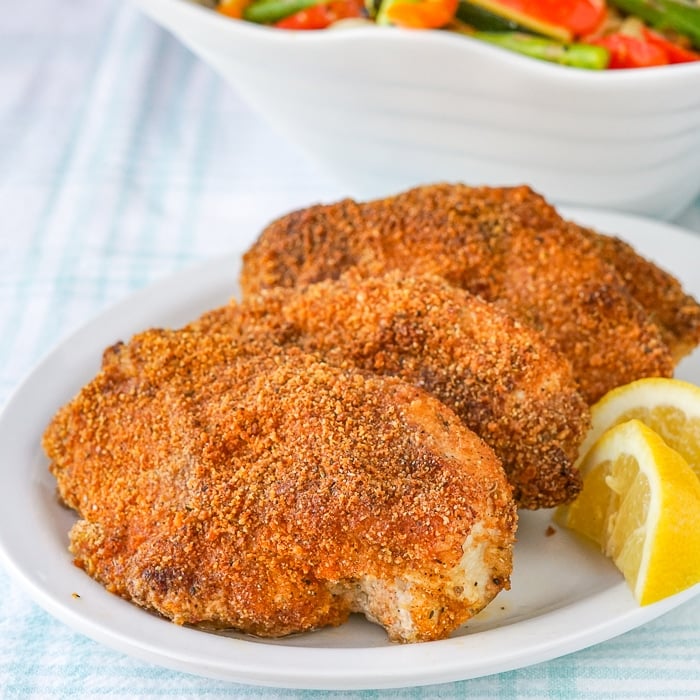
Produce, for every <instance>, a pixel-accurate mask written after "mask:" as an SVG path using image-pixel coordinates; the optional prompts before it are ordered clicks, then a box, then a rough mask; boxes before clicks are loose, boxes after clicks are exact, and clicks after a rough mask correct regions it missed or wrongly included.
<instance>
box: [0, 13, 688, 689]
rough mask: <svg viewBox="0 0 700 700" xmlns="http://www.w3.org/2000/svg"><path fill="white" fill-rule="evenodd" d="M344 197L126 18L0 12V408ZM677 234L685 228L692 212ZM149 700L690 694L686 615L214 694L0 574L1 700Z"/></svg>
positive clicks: (184, 55)
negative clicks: (291, 218)
mask: <svg viewBox="0 0 700 700" xmlns="http://www.w3.org/2000/svg"><path fill="white" fill-rule="evenodd" d="M344 194H345V193H344V192H342V191H341V190H340V189H339V188H338V186H337V185H335V184H334V183H332V182H329V181H328V180H327V179H326V178H325V176H324V175H323V174H322V173H320V172H318V171H317V170H315V169H314V166H313V165H312V164H311V163H309V162H308V161H306V160H305V159H304V157H303V156H302V155H301V154H300V153H297V152H296V151H295V150H294V149H293V148H292V147H291V146H289V145H288V144H286V143H283V142H281V141H280V140H279V139H278V138H277V137H276V136H275V135H274V134H273V133H271V132H270V131H269V129H268V128H267V127H266V125H265V124H264V123H262V122H261V121H260V120H259V119H258V118H257V117H256V116H255V115H253V114H252V113H251V112H250V111H249V110H248V109H247V108H246V107H245V106H244V105H243V104H242V103H241V102H240V101H239V100H238V98H237V97H236V95H234V94H233V93H232V91H231V90H229V89H228V88H227V87H226V86H225V85H224V84H223V83H222V82H221V81H220V80H219V79H218V78H217V77H216V76H215V75H214V74H213V73H212V72H211V71H210V70H209V69H207V68H206V67H204V66H203V65H202V64H201V63H199V62H198V61H197V60H195V59H194V58H193V57H192V56H191V55H190V54H189V53H188V52H187V51H186V50H185V49H184V48H183V47H182V46H181V45H180V44H179V43H177V42H176V41H175V40H174V39H172V38H171V37H170V36H168V35H167V34H165V33H164V32H163V31H160V30H159V29H157V28H156V27H155V26H154V25H152V24H151V23H150V22H149V21H148V20H146V19H145V18H143V17H142V16H141V15H140V14H138V13H137V12H136V11H135V10H134V9H133V8H131V7H130V6H129V5H128V4H126V5H125V4H124V3H122V2H116V0H90V1H89V2H88V0H64V1H63V2H60V3H57V2H51V1H50V0H33V1H32V2H31V3H13V4H12V6H11V7H10V4H9V3H8V4H7V6H6V7H5V11H4V12H3V16H2V20H1V21H0V405H2V404H4V403H5V401H6V400H7V398H8V397H9V396H10V394H11V392H12V391H13V390H14V389H15V388H16V387H17V386H18V385H19V383H20V381H21V379H22V377H24V376H25V375H26V374H27V373H28V372H29V371H30V369H31V368H32V366H33V365H34V364H35V363H36V362H37V360H38V359H39V358H40V357H41V356H42V355H43V354H44V353H45V352H46V351H47V350H48V349H49V348H50V347H51V346H53V345H54V344H56V343H57V342H58V341H59V340H60V339H61V338H63V337H65V336H66V335H67V334H68V333H69V332H70V331H71V330H73V329H75V328H76V327H77V326H79V325H81V324H83V323H84V322H85V321H87V320H88V319H89V318H91V317H92V316H94V315H95V314H97V313H99V312H100V311H101V310H103V309H105V308H106V307H107V306H109V305H110V304H112V303H113V302H115V301H116V300H119V299H121V298H123V297H124V296H126V295H127V294H128V293H129V292H131V291H132V290H135V289H137V288H140V287H143V286H145V285H147V284H149V283H150V282H152V281H154V280H156V279H159V278H162V277H165V276H166V275H168V274H169V273H171V272H173V271H175V270H178V269H181V268H183V267H185V266H187V265H188V264H190V263H191V262H193V261H196V260H199V259H204V258H208V257H211V256H216V255H218V254H221V253H225V252H229V251H231V250H233V249H242V248H244V247H245V246H246V245H247V244H248V243H250V242H251V240H252V238H253V236H254V235H255V234H256V233H257V231H258V230H259V229H260V227H261V226H262V225H263V224H264V223H265V222H267V221H268V220H269V219H271V218H273V217H274V216H276V215H278V214H281V213H283V212H286V211H288V210H290V209H292V208H295V207H299V206H304V205H306V204H310V203H312V202H315V201H319V200H332V199H335V198H339V197H341V196H343V195H344ZM683 222H684V223H685V224H686V225H687V226H689V227H692V228H694V229H695V230H697V231H699V232H700V206H698V207H695V208H694V209H693V210H691V211H689V212H687V213H686V214H685V215H684V217H683ZM16 467H17V465H12V464H7V463H1V464H0V469H2V470H8V469H13V468H16ZM9 498H12V494H11V493H3V494H2V499H3V500H4V499H9ZM0 507H2V506H0ZM17 527H18V528H21V527H22V523H21V522H19V523H17ZM164 696H167V697H191V696H206V697H224V696H227V697H241V698H252V697H255V698H271V699H272V698H309V699H311V698H314V699H315V698H321V697H335V698H347V699H350V698H353V699H354V698H358V699H359V698H406V699H408V698H433V697H439V698H445V699H447V698H463V697H484V698H487V697H488V698H491V697H493V698H548V697H561V698H593V697H609V698H613V697H616V698H641V697H648V698H660V697H679V698H680V697H685V698H691V697H694V698H698V697H700V600H699V599H696V600H695V601H694V602H691V603H688V604H686V605H684V606H683V607H681V608H680V609H677V610H676V611H674V612H672V613H670V614H668V615H666V616H665V617H663V618H661V619H659V620H657V621H655V622H652V623H650V624H648V625H646V626H644V627H642V628H640V629H637V630H635V631H632V632H630V633H628V634H625V635H623V636H621V637H619V638H616V639H613V640H612V641H609V642H607V643H604V644H600V645H598V646H596V647H593V648H591V649H588V650H585V651H581V652H579V653H576V654H572V655H569V656H566V657H564V658H561V659H558V660H555V661H551V662H548V663H543V664H539V665H537V666H533V667H530V668H525V669H521V670H517V671H513V672H509V673H504V674H501V675H498V676H490V677H485V678H479V679H475V680H471V681H464V682H459V683H453V684H446V685H441V686H433V687H428V688H416V689H401V690H394V691H376V692H375V691H364V692H362V691H356V692H354V691H353V692H338V693H323V692H315V691H296V690H276V689H267V688H255V687H248V686H242V685H235V684H230V683H225V682H218V681H212V680H208V679H204V678H199V677H195V676H190V675H185V674H180V673H175V672H171V671H168V670H165V669H162V668H157V667H154V666H151V665H148V664H146V663H143V662H141V661H138V660H134V659H131V658H129V657H126V656H124V655H122V654H120V653H116V652H113V651H110V650H109V649H107V648H105V647H103V646H101V645H99V644H97V643H95V642H93V641H91V640H89V639H87V638H85V637H83V636H81V635H80V634H77V633H75V632H73V631H71V630H70V629H69V628H67V627H66V626H64V625H63V624H62V623H60V622H58V621H56V620H55V619H53V618H52V617H51V616H50V615H48V614H47V613H45V612H44V611H43V610H42V609H41V608H39V607H38V606H37V605H35V604H34V603H33V602H31V601H30V599H29V597H28V596H27V595H26V593H25V592H24V591H23V590H22V589H21V588H20V587H19V586H18V585H17V584H16V583H15V582H14V581H13V580H11V579H10V577H9V576H8V575H7V574H6V572H4V571H3V570H2V569H0V697H3V698H15V697H36V698H39V697H47V698H48V697H54V698H55V697H95V698H98V697H99V698H102V697H111V698H115V697H119V698H136V697H144V698H146V697H149V698H150V697H164Z"/></svg>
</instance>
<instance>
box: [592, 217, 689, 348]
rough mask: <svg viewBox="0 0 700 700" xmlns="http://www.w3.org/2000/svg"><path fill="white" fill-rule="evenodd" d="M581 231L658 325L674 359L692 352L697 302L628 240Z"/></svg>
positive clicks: (677, 282) (674, 279)
mask: <svg viewBox="0 0 700 700" xmlns="http://www.w3.org/2000/svg"><path fill="white" fill-rule="evenodd" d="M585 232H586V235H588V236H590V237H591V239H592V240H593V242H594V243H595V245H596V246H597V248H598V251H599V252H600V255H601V257H602V258H603V259H604V260H605V261H606V262H607V263H609V264H610V265H612V266H613V267H614V268H615V270H617V272H618V274H619V275H620V276H621V277H622V279H623V281H624V283H625V287H626V288H627V290H628V291H629V293H630V294H631V295H632V296H633V297H634V298H635V299H636V300H637V302H639V304H640V305H641V306H642V308H643V309H644V310H645V311H646V313H647V314H648V316H649V318H650V320H651V321H653V322H654V323H655V324H656V325H657V326H658V327H659V328H660V330H661V337H662V339H663V341H664V342H665V343H666V345H668V347H669V349H670V350H671V353H672V354H673V359H674V360H675V361H676V362H678V361H680V360H681V359H682V358H683V357H685V356H686V355H688V354H689V353H690V352H692V351H693V350H694V349H695V348H696V347H697V345H698V344H700V304H698V303H697V301H695V299H693V297H691V296H690V295H689V294H686V293H685V292H684V291H683V287H682V286H681V284H680V282H679V281H678V280H677V279H676V278H675V277H673V275H670V274H669V273H668V272H666V271H665V270H662V269H660V268H659V267H658V266H656V265H654V264H653V263H652V262H650V261H649V260H646V259H645V258H643V257H642V256H641V255H639V254H638V253H637V252H636V251H635V250H634V248H632V246H631V245H629V244H628V243H625V242H624V241H621V240H620V239H619V238H615V237H613V236H604V235H602V234H600V233H597V232H595V231H591V230H585Z"/></svg>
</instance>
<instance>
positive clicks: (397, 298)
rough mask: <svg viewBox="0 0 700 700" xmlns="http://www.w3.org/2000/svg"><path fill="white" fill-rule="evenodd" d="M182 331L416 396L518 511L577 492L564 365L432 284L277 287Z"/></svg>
mask: <svg viewBox="0 0 700 700" xmlns="http://www.w3.org/2000/svg"><path fill="white" fill-rule="evenodd" d="M190 327H191V328H194V329H197V330H200V331H202V332H207V333H219V334H222V335H229V336H231V337H232V338H234V339H235V340H236V341H237V342H240V341H241V339H243V338H246V337H251V336H252V337H254V338H258V339H259V338H269V339H273V340H274V341H275V342H277V343H279V344H281V345H285V344H291V345H295V346H297V347H299V348H301V349H303V350H305V351H311V352H315V353H320V354H322V355H323V356H324V357H325V358H326V359H327V360H328V361H330V362H333V363H334V364H338V365H341V366H355V367H359V368H362V369H364V370H368V371H371V372H374V373H377V374H382V375H394V376H398V377H401V378H402V379H404V380H405V381H408V382H410V383H411V384H414V385H415V386H418V387H420V388H422V389H425V390H426V391H428V392H430V393H431V394H432V395H434V396H435V397H437V398H438V399H440V400H441V401H442V402H443V403H445V404H446V405H448V406H449V407H450V408H451V409H453V410H454V411H455V412H456V413H457V415H458V416H459V417H460V418H461V419H462V420H463V421H464V423H465V424H466V425H467V426H468V427H469V428H471V429H472V430H474V431H475V432H476V433H477V434H478V435H479V436H480V437H482V438H483V439H484V440H485V441H486V443H487V444H489V445H490V446H491V447H492V448H493V449H494V451H495V452H496V454H497V455H498V457H499V458H500V459H501V460H502V462H503V466H504V468H505V470H506V473H507V474H508V477H509V480H510V482H511V484H512V485H513V487H514V489H515V498H516V500H517V501H518V503H519V505H521V506H522V507H525V508H543V507H544V508H549V507H552V506H555V505H558V504H560V503H564V502H567V501H570V500H572V499H573V498H574V497H575V496H576V495H577V494H578V492H579V490H580V487H581V483H580V478H579V476H578V474H577V473H576V471H575V470H574V468H573V463H574V462H575V460H576V457H577V451H578V446H579V444H580V441H581V440H582V438H583V436H584V435H585V432H586V431H587V429H588V426H589V412H588V406H587V404H586V403H585V401H584V400H583V399H582V398H581V396H580V394H579V393H578V391H577V388H576V382H575V380H574V378H573V375H572V373H571V368H570V366H569V364H568V363H567V362H566V360H564V358H563V357H562V356H561V355H560V354H559V353H557V352H555V351H553V350H552V349H551V348H550V347H549V345H548V344H547V343H546V342H545V341H544V340H543V338H542V337H541V336H540V335H539V334H538V333H536V332H534V331H532V330H531V329H530V328H528V327H526V326H523V325H522V324H520V323H518V322H517V321H515V320H513V319H512V318H511V317H510V316H508V315H507V314H506V313H504V312H503V311H500V310H499V309H497V308H496V307H495V306H494V305H493V304H489V303H488V302H485V301H483V300H482V299H479V298H478V297H476V296H474V295H472V294H470V293H469V292H467V291H465V290H462V289H458V288H457V287H454V286H452V285H450V284H449V283H448V282H446V281H445V280H443V279H442V278H440V277H435V276H421V277H406V276H404V275H403V274H402V273H397V272H394V273H389V274H387V275H386V276H384V277H381V278H367V279H361V278H355V277H354V276H352V275H346V276H344V277H342V278H340V279H339V280H326V281H324V282H319V283H317V284H312V285H307V286H304V287H298V288H291V289H290V288H282V287H277V288H274V289H270V290H266V291H265V292H263V293H261V294H260V295H255V296H248V297H247V299H246V301H245V302H244V303H242V304H236V303H235V302H233V303H231V304H230V305H228V306H226V307H224V308H222V309H218V310H214V311H211V312H209V313H207V314H205V315H204V316H203V317H202V318H201V319H199V320H198V321H197V322H196V323H194V324H192V326H190Z"/></svg>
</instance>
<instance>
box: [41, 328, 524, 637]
mask: <svg viewBox="0 0 700 700" xmlns="http://www.w3.org/2000/svg"><path fill="white" fill-rule="evenodd" d="M43 444H44V448H45V450H46V453H47V454H48V456H49V458H50V460H51V471H52V472H53V474H54V475H55V476H56V479H57V482H58V486H59V492H60V495H61V497H62V499H63V500H64V501H65V502H66V503H67V504H68V505H69V506H70V507H71V508H74V509H75V510H76V511H78V513H79V516H80V518H81V519H80V520H79V521H78V522H77V523H76V525H75V526H74V528H73V529H72V531H71V550H72V552H73V553H74V555H75V560H76V563H77V564H78V565H80V566H81V567H83V568H84V569H85V570H86V571H87V572H88V573H89V574H90V575H91V576H93V577H95V578H96V579H97V580H99V581H101V582H102V583H104V584H105V585H106V586H107V588H108V589H109V590H111V591H113V592H114V593H117V594H119V595H121V596H124V597H126V598H128V599H131V600H133V601H135V602H136V603H138V604H140V605H143V606H147V607H150V608H153V609H155V610H157V611H159V612H160V613H162V614H163V615H165V616H167V617H170V618H172V619H173V620H174V621H176V622H178V623H194V624H196V623H203V622H208V623H210V624H213V625H216V626H225V627H235V628H238V629H242V630H245V631H248V632H251V633H255V634H260V635H275V636H276V635H282V634H287V633H290V632H295V631H302V630H308V629H312V628H315V627H319V626H322V625H335V624H339V623H341V622H342V621H343V620H345V619H346V617H347V616H348V614H349V613H350V612H351V611H353V610H363V611H365V612H367V614H368V615H370V616H373V617H375V618H376V619H378V620H379V621H380V622H381V623H382V624H384V625H385V626H386V627H387V630H388V632H389V634H390V636H391V637H392V639H395V640H397V641H417V640H424V639H435V638H440V637H444V636H446V635H447V634H449V633H450V632H451V631H452V630H454V629H455V628H456V627H457V626H458V625H459V624H461V623H462V622H464V620H465V619H467V618H468V617H469V616H470V615H472V614H474V613H475V612H477V611H478V610H479V609H481V608H482V607H483V606H484V605H486V604H487V603H488V602H489V601H490V600H491V599H492V598H493V596H494V595H495V594H496V593H497V592H498V591H499V590H500V589H501V588H502V587H503V586H507V585H508V580H509V575H510V570H511V556H512V552H511V548H512V543H513V537H514V530H515V522H516V515H515V508H514V503H513V501H512V498H511V491H510V487H509V485H508V484H507V481H506V480H505V476H504V474H503V471H502V469H501V467H500V464H499V462H498V460H497V458H496V457H495V455H494V454H493V452H492V451H491V450H490V449H489V448H488V447H487V446H486V445H485V444H484V443H483V442H482V441H481V440H480V439H479V438H478V437H476V435H474V434H473V433H471V431H468V430H467V429H466V428H464V427H463V426H462V425H461V423H460V421H459V420H458V418H457V417H456V416H455V415H454V414H453V413H452V412H451V411H450V410H449V409H447V408H446V407H444V406H443V405H442V404H441V403H440V402H438V401H437V400H435V399H433V398H432V397H430V396H429V395H428V394H426V393H424V392H422V391H420V390H418V389H416V388H414V387H411V386H409V385H408V384H405V383H404V382H402V381H400V380H398V379H394V378H388V377H387V378H383V377H375V376H372V375H369V374H364V373H361V372H359V371H357V370H354V371H351V370H344V369H340V368H335V367H332V366H330V365H327V364H326V363H324V362H321V361H319V360H318V359H316V358H315V357H313V356H311V355H309V354H305V353H302V352H300V351H298V350H296V349H287V350H282V349H280V348H274V347H272V346H270V345H268V344H263V343H259V344H256V343H254V342H250V343H248V344H247V345H246V346H245V347H244V346H241V345H238V344H236V343H233V342H231V340H230V338H225V337H221V336H217V335H215V334H213V333H210V334H202V333H196V332H184V331H181V332H166V331H148V332H145V333H142V334H141V335H139V336H137V337H136V338H135V339H134V340H133V341H132V342H131V343H129V344H128V345H123V344H119V345H116V346H114V347H113V348H111V349H110V350H109V351H107V352H106V353H105V357H104V363H103V369H102V371H101V372H100V373H99V375H98V376H97V377H96V378H95V379H94V380H93V381H92V382H90V383H89V384H88V385H87V386H86V387H84V388H83V390H82V391H81V392H80V394H79V395H78V396H77V397H76V398H75V399H74V400H73V401H72V402H71V403H69V404H68V405H66V406H65V407H64V408H62V409H61V410H60V411H59V412H58V414H57V415H56V417H55V418H54V420H53V421H52V423H51V424H50V426H49V427H48V429H47V431H46V433H45V436H44V443H43ZM470 538H471V539H470ZM465 541H469V542H471V545H472V546H473V547H474V548H475V551H477V552H480V558H479V562H480V566H481V567H482V569H483V570H481V569H480V570H472V571H463V570H462V569H461V568H460V564H462V563H463V562H462V557H463V554H464V551H463V545H464V543H465ZM467 576H469V577H474V583H478V586H476V587H474V583H472V578H470V579H469V580H470V586H467V585H466V578H465V577H467ZM398 583H400V584H401V585H402V586H403V587H404V589H405V590H404V595H403V597H402V596H401V595H399V592H398V591H397V585H398ZM406 592H407V593H406ZM406 595H408V597H406ZM404 599H405V600H404Z"/></svg>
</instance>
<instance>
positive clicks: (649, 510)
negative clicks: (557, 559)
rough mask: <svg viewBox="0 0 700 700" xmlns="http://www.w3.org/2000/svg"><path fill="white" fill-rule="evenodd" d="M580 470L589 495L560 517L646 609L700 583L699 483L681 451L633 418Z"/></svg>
mask: <svg viewBox="0 0 700 700" xmlns="http://www.w3.org/2000/svg"><path fill="white" fill-rule="evenodd" d="M579 468H580V469H581V475H582V477H583V490H582V492H581V494H580V495H579V497H578V498H577V499H576V500H575V501H574V502H573V503H571V504H569V505H566V506H561V507H560V508H559V509H558V510H557V511H556V514H555V519H556V520H557V522H559V523H560V524H561V525H564V526H566V527H568V528H570V529H572V530H574V531H575V532H578V533H580V534H582V535H584V536H586V537H588V538H589V539H591V540H593V541H594V542H596V543H597V544H598V545H599V546H600V548H601V549H602V551H603V552H604V553H605V554H606V555H607V556H608V557H610V558H611V559H612V561H613V562H614V563H615V565H616V566H617V568H618V569H620V571H621V572H622V573H623V575H624V577H625V579H626V581H627V583H628V584H629V586H630V588H631V589H632V592H633V593H634V596H635V598H636V599H637V601H638V602H639V603H640V604H641V605H647V604H649V603H654V602H656V601H658V600H661V599H662V598H666V597H668V596H670V595H674V594H675V593H679V592H680V591H682V590H685V589H687V588H690V587H691V586H693V585H695V584H696V583H698V582H700V479H698V477H697V476H696V474H695V473H694V471H693V470H692V469H691V468H690V466H689V465H688V463H687V461H686V460H685V459H684V458H683V457H682V456H681V455H680V454H679V453H678V452H676V451H675V450H673V449H672V448H671V447H669V446H668V445H667V444H666V443H665V442H664V440H663V439H662V438H661V437H660V436H659V435H657V434H656V432H654V431H653V430H651V429H650V428H649V427H647V426H646V425H644V423H642V422H641V421H639V420H635V419H633V420H630V421H627V422H625V423H620V424H618V425H616V426H614V427H613V428H611V429H610V430H608V431H607V432H605V433H604V434H603V435H602V437H601V438H600V439H599V440H598V441H597V442H596V443H595V444H594V445H593V447H592V448H591V449H590V450H589V451H588V453H587V454H586V456H585V457H584V459H583V460H582V462H581V464H580V467H579Z"/></svg>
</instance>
